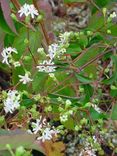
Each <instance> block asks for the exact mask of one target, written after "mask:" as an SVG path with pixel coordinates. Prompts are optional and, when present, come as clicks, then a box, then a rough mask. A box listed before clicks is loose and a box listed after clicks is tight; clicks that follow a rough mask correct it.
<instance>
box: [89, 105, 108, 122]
mask: <svg viewBox="0 0 117 156" xmlns="http://www.w3.org/2000/svg"><path fill="white" fill-rule="evenodd" d="M90 115H91V118H92V119H93V120H97V119H102V118H103V119H104V118H107V115H106V114H103V113H98V112H97V111H96V110H95V109H94V108H91V109H90Z"/></svg>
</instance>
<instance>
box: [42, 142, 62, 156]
mask: <svg viewBox="0 0 117 156" xmlns="http://www.w3.org/2000/svg"><path fill="white" fill-rule="evenodd" d="M43 147H44V148H45V151H46V155H47V156H64V153H63V151H64V149H65V145H64V144H63V142H55V143H53V142H52V141H46V142H45V143H44V146H43Z"/></svg>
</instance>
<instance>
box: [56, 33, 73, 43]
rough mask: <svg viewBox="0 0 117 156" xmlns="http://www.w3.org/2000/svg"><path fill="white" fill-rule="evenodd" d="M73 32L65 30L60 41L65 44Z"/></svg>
mask: <svg viewBox="0 0 117 156" xmlns="http://www.w3.org/2000/svg"><path fill="white" fill-rule="evenodd" d="M71 33H72V32H65V33H63V34H61V35H60V36H59V37H60V43H62V44H65V43H67V42H68V41H69V37H70V35H71Z"/></svg>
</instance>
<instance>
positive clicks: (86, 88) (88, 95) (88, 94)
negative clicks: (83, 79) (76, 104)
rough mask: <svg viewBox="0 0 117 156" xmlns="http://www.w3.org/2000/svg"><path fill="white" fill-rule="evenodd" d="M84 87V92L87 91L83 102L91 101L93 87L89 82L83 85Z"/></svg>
mask: <svg viewBox="0 0 117 156" xmlns="http://www.w3.org/2000/svg"><path fill="white" fill-rule="evenodd" d="M82 87H83V88H84V92H85V98H84V100H83V103H86V102H89V101H90V98H91V97H92V95H93V87H92V86H91V85H89V84H86V85H82Z"/></svg>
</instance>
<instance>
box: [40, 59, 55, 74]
mask: <svg viewBox="0 0 117 156" xmlns="http://www.w3.org/2000/svg"><path fill="white" fill-rule="evenodd" d="M37 68H38V71H40V72H46V73H51V72H54V71H55V68H56V66H55V65H54V62H52V61H51V60H44V61H43V62H42V63H41V64H40V65H39V66H37Z"/></svg>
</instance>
